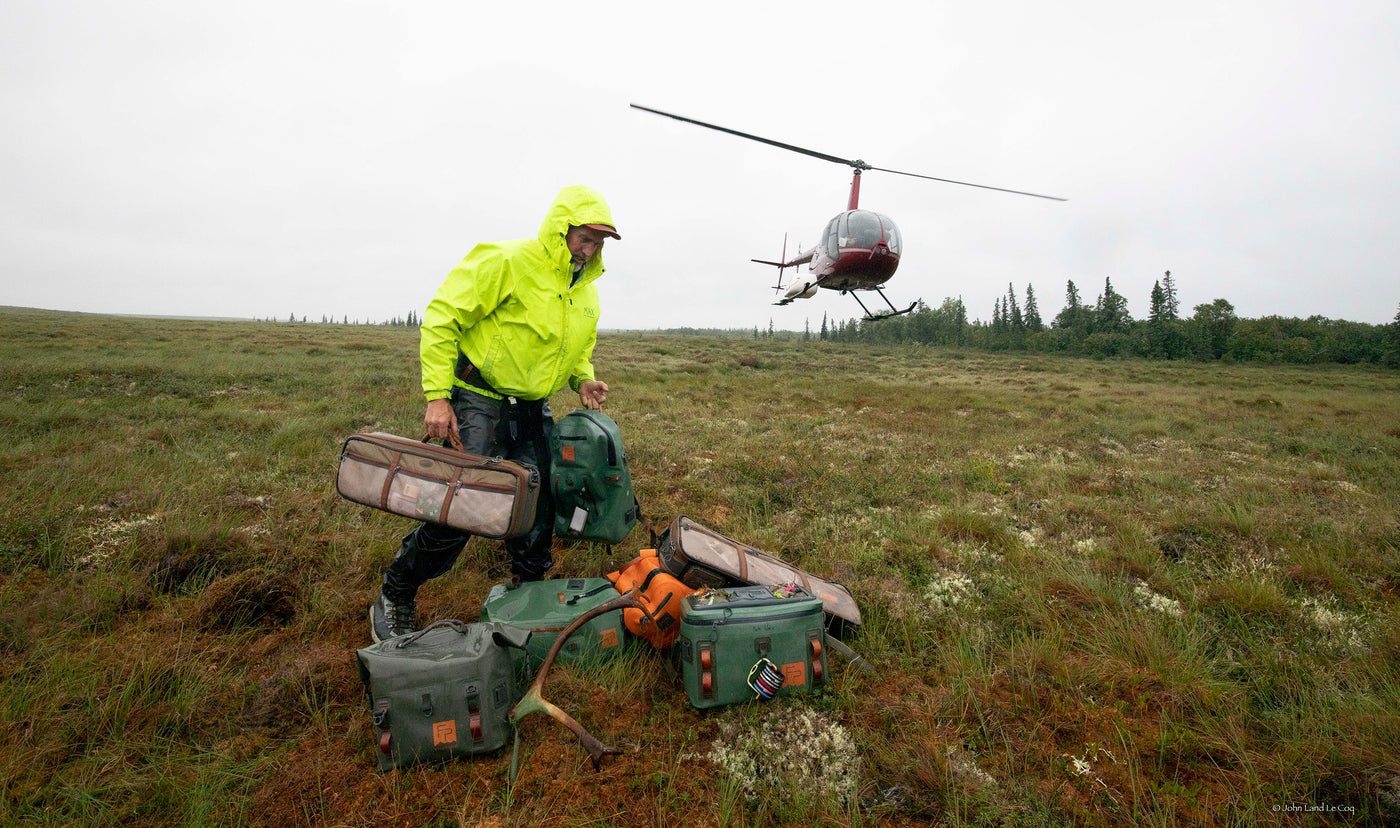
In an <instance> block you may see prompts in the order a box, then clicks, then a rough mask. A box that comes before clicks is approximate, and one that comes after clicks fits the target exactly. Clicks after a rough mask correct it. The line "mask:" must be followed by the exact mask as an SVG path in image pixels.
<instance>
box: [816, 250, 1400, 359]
mask: <svg viewBox="0 0 1400 828" xmlns="http://www.w3.org/2000/svg"><path fill="white" fill-rule="evenodd" d="M818 338H820V339H826V340H831V341H833V342H865V343H873V344H897V343H920V344H924V345H945V346H957V347H965V348H974V349H979V350H984V351H1028V352H1042V353H1064V354H1074V355H1078V356H1091V357H1140V358H1145V359H1190V360H1200V361H1210V360H1227V361H1240V362H1272V363H1293V364H1316V363H1332V362H1335V363H1343V364H1356V363H1370V364H1375V365H1385V366H1390V367H1400V310H1397V311H1396V314H1395V319H1394V321H1392V322H1391V323H1390V324H1387V325H1371V324H1367V323H1364V322H1347V321H1345V320H1341V319H1327V318H1326V317H1322V316H1309V317H1308V318H1307V319H1297V318H1290V317H1282V316H1265V317H1262V318H1260V319H1242V318H1240V317H1238V316H1237V315H1236V314H1235V307H1234V305H1232V304H1230V303H1229V302H1228V301H1226V300H1224V299H1216V300H1215V301H1213V302H1208V303H1205V304H1200V305H1196V306H1195V308H1193V309H1192V313H1191V315H1190V316H1189V317H1187V316H1182V315H1181V310H1180V307H1179V305H1178V302H1177V292H1176V283H1175V281H1174V280H1173V279H1172V275H1171V271H1167V272H1166V275H1165V276H1164V277H1163V278H1161V279H1158V280H1156V281H1154V282H1153V283H1152V292H1151V294H1150V297H1149V304H1148V315H1147V318H1146V319H1133V317H1132V315H1131V314H1129V313H1128V300H1127V299H1126V298H1124V297H1123V295H1122V294H1120V293H1118V292H1117V291H1116V290H1115V289H1114V287H1113V281H1112V279H1111V278H1105V279H1104V286H1103V292H1102V293H1100V294H1099V295H1098V297H1097V298H1096V299H1095V300H1094V302H1093V304H1089V303H1088V302H1086V301H1084V299H1083V298H1082V295H1081V294H1080V292H1079V288H1078V287H1077V286H1076V285H1075V284H1074V280H1072V279H1071V280H1068V281H1067V282H1066V285H1065V303H1064V308H1063V309H1062V310H1061V311H1060V312H1059V313H1058V314H1057V315H1056V316H1055V318H1054V319H1052V320H1050V321H1049V323H1048V324H1047V323H1046V321H1045V320H1044V319H1043V317H1042V316H1041V313H1040V309H1039V306H1038V302H1037V300H1036V295H1035V290H1034V288H1033V286H1032V285H1029V284H1027V285H1026V292H1025V296H1024V302H1022V301H1019V300H1018V297H1017V295H1016V289H1015V287H1014V285H1007V290H1006V295H1005V296H1003V297H998V298H997V300H996V302H995V303H994V304H993V306H992V317H991V321H990V322H983V321H981V320H980V319H978V320H974V321H971V322H969V321H968V318H967V308H966V306H964V304H963V302H962V300H961V299H944V300H943V304H942V305H940V306H939V307H937V308H934V307H930V306H928V305H926V304H924V303H923V302H920V303H919V305H918V307H916V308H915V309H914V312H913V313H910V314H908V315H906V316H898V317H893V318H890V319H884V320H880V321H875V322H872V321H869V320H861V319H852V320H849V321H847V322H837V323H835V324H832V323H830V322H828V320H827V319H826V318H825V317H823V318H822V324H821V329H820V331H819V333H818Z"/></svg>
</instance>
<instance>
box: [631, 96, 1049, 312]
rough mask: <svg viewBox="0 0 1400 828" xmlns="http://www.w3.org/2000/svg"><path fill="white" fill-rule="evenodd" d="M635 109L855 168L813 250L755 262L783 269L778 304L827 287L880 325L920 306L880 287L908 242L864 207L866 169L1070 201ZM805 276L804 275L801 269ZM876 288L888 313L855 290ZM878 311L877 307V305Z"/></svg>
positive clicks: (887, 219)
mask: <svg viewBox="0 0 1400 828" xmlns="http://www.w3.org/2000/svg"><path fill="white" fill-rule="evenodd" d="M631 106H632V108H633V109H640V110H642V111H643V112H650V113H652V114H655V115H662V116H665V117H667V118H673V119H675V120H677V121H684V122H685V123H687V124H695V125H696V126H702V127H705V128H707V129H713V130H718V131H719V132H725V133H728V134H730V135H737V136H738V137H740V138H748V139H749V140H751V141H758V142H759V143H762V144H768V145H769V146H774V147H779V148H781V149H785V150H791V151H793V152H799V153H802V154H803V155H809V156H811V157H813V158H820V159H822V160H823V161H831V162H834V163H837V164H844V165H846V166H847V167H850V168H851V171H852V173H853V174H852V177H851V196H850V200H849V201H848V202H847V204H846V209H845V210H844V211H843V212H841V213H838V214H837V215H836V216H834V217H832V219H831V221H829V222H827V224H826V227H825V228H824V229H823V230H822V234H821V241H820V242H818V244H817V245H816V246H814V247H812V248H810V249H808V250H802V249H801V246H800V245H799V249H798V252H797V254H796V255H795V256H793V258H791V259H789V258H787V239H786V237H784V239H783V252H782V256H781V257H780V260H779V261H776V262H774V261H769V260H767V259H750V261H753V262H757V263H758V264H764V265H772V266H774V267H776V268H778V284H777V285H775V286H774V291H775V293H779V292H780V293H782V294H783V298H782V299H779V300H778V301H777V302H774V303H773V304H775V305H787V304H791V303H792V302H794V301H796V300H798V299H810V298H812V297H813V296H816V295H817V290H818V289H820V288H826V289H828V290H835V291H840V293H841V295H843V296H844V295H845V294H847V293H850V294H851V298H853V299H855V300H856V302H857V303H858V304H859V305H860V308H861V310H863V311H865V319H866V320H867V321H872V322H873V321H877V320H880V319H889V318H890V317H892V316H902V315H904V314H906V313H910V312H912V311H913V310H914V308H915V307H917V306H918V304H919V303H918V302H917V301H915V302H912V303H910V305H909V307H907V308H905V309H903V310H900V309H899V308H897V307H895V306H894V303H893V302H891V301H890V300H889V297H888V296H886V295H885V292H884V291H883V290H881V289H880V286H881V285H883V284H884V283H885V282H888V281H889V280H890V277H891V276H894V272H895V269H896V268H898V267H899V257H900V255H901V254H902V252H903V249H904V241H903V238H902V237H901V235H900V232H899V228H898V227H897V226H895V223H894V222H893V221H892V220H891V219H890V217H889V216H886V215H885V214H883V213H877V212H875V211H873V210H862V209H860V176H861V173H863V172H865V171H866V170H877V171H879V172H888V173H895V174H897V175H907V176H911V177H913V178H926V179H929V180H931V181H941V182H943V183H945V184H961V185H963V186H965V187H978V188H980V189H983V190H996V191H997V192H1002V193H1012V194H1015V195H1024V196H1031V197H1033V198H1044V199H1049V200H1051V201H1066V200H1067V199H1063V198H1060V197H1058V196H1050V195H1041V194H1039V193H1028V192H1025V191H1022V190H1008V189H1006V188H1004V187H991V186H988V185H986V184H973V183H971V182H968V181H954V180H953V179H951V178H937V177H935V176H932V175H921V174H919V173H911V172H904V171H903V170H892V169H887V168H885V167H876V166H873V165H871V164H867V163H866V162H864V161H862V160H859V159H856V160H851V159H847V158H841V157H839V156H835V155H828V154H826V153H824V152H817V151H815V150H810V149H806V148H803V147H798V146H794V145H792V144H785V143H783V142H781V141H774V140H772V139H770V138H761V137H759V136H757V135H750V134H749V133H747V132H740V131H739V130H737V129H729V128H728V127H722V126H717V125H715V124H709V123H705V122H704V121H697V120H695V119H693V118H686V117H684V116H681V115H674V114H672V113H670V112H662V111H661V110H659V109H652V108H651V107H647V106H642V105H641V104H635V103H634V104H631ZM804 264H805V265H807V266H808V274H809V275H806V276H796V277H794V278H793V280H792V281H791V282H790V283H789V284H788V285H787V286H786V287H784V285H783V273H784V271H785V270H787V268H789V267H793V268H797V267H800V266H801V265H804ZM799 272H800V271H799ZM858 290H873V291H874V292H875V293H877V294H879V295H880V298H881V299H883V300H885V304H886V305H887V306H888V307H889V310H879V311H878V312H876V313H872V312H871V311H870V309H869V308H867V307H866V306H865V303H864V302H862V301H861V300H860V296H858V295H857V294H856V293H854V291H858ZM877 308H878V306H877Z"/></svg>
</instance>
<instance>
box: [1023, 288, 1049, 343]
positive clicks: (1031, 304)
mask: <svg viewBox="0 0 1400 828" xmlns="http://www.w3.org/2000/svg"><path fill="white" fill-rule="evenodd" d="M1026 329H1027V330H1029V331H1031V332H1032V333H1040V332H1041V331H1043V330H1045V323H1044V322H1042V321H1041V320H1040V308H1038V307H1036V305H1035V289H1034V288H1032V287H1031V284H1030V282H1027V283H1026Z"/></svg>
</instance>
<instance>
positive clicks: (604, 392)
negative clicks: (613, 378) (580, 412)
mask: <svg viewBox="0 0 1400 828" xmlns="http://www.w3.org/2000/svg"><path fill="white" fill-rule="evenodd" d="M578 398H579V400H580V401H582V402H583V407H584V408H587V409H589V410H590V411H602V410H603V403H605V402H607V401H608V384H607V383H606V382H603V381H602V380H587V381H585V382H581V383H579V384H578Z"/></svg>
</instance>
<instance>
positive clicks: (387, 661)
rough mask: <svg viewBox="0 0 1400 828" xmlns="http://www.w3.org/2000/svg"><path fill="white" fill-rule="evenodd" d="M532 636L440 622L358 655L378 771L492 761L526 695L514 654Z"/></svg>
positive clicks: (506, 629)
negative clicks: (458, 760)
mask: <svg viewBox="0 0 1400 828" xmlns="http://www.w3.org/2000/svg"><path fill="white" fill-rule="evenodd" d="M529 639H530V631H529V630H522V629H519V628H518V627H512V626H510V625H507V624H501V623H496V622H490V623H476V624H463V623H462V622H461V621H437V622H434V623H433V624H430V625H429V626H427V627H424V628H423V629H422V630H419V631H418V632H415V633H411V634H409V635H402V636H399V637H397V638H390V639H387V640H385V641H381V642H379V643H378V644H374V645H372V646H369V647H365V648H364V649H362V650H358V651H357V652H356V655H357V659H358V662H359V667H360V680H361V681H363V682H364V685H365V698H366V699H367V700H368V701H369V709H370V716H371V717H372V718H373V720H374V726H375V729H376V731H377V732H378V734H379V750H378V757H379V769H380V770H385V771H387V770H390V769H392V768H396V767H399V768H401V767H406V766H408V765H412V764H414V763H415V762H426V761H431V760H439V759H449V758H452V757H454V756H466V755H471V754H476V753H489V752H491V751H494V750H498V749H499V748H501V747H502V746H504V745H505V743H506V740H507V739H508V738H509V736H510V733H511V726H510V722H509V718H508V717H509V715H510V709H511V707H513V706H514V705H515V703H516V702H517V701H519V699H520V697H521V695H523V694H524V692H525V681H524V677H523V676H521V675H519V674H518V673H517V667H516V664H518V663H520V662H522V661H523V660H522V659H519V658H515V659H513V658H512V657H511V654H510V650H511V648H517V649H522V650H523V649H524V648H525V646H526V644H527V642H528V641H529Z"/></svg>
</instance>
